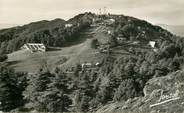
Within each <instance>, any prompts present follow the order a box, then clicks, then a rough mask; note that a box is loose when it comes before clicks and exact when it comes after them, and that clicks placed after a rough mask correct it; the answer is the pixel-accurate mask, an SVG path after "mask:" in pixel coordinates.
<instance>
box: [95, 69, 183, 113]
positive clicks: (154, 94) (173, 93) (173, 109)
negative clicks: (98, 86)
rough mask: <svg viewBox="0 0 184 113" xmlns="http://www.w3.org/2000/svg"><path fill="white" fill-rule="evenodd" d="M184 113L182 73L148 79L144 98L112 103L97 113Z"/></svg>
mask: <svg viewBox="0 0 184 113" xmlns="http://www.w3.org/2000/svg"><path fill="white" fill-rule="evenodd" d="M107 112H123V113H124V112H125V113H129V112H130V113H132V112H136V113H139V112H140V113H156V112H159V113H184V71H177V72H174V73H171V74H169V75H167V76H164V77H157V78H153V79H150V80H149V81H148V82H147V84H146V86H145V88H144V97H137V98H134V99H129V100H128V101H125V102H119V103H112V104H109V105H106V106H104V107H102V108H100V109H99V110H98V111H97V113H107Z"/></svg>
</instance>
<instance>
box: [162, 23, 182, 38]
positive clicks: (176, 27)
mask: <svg viewBox="0 0 184 113" xmlns="http://www.w3.org/2000/svg"><path fill="white" fill-rule="evenodd" d="M159 26H161V27H163V28H165V29H167V30H168V31H170V32H172V33H173V34H176V35H179V36H184V25H166V24H159Z"/></svg>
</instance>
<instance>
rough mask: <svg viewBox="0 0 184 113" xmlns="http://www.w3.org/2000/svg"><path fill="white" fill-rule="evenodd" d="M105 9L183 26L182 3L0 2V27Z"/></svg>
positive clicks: (152, 0)
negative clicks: (2, 24) (1, 25)
mask: <svg viewBox="0 0 184 113" xmlns="http://www.w3.org/2000/svg"><path fill="white" fill-rule="evenodd" d="M104 6H106V7H107V10H108V11H109V12H110V13H115V14H125V15H130V16H134V17H137V18H141V19H144V20H147V21H149V22H151V23H153V24H169V25H181V24H182V25H184V0H0V23H6V24H27V23H30V22H33V21H40V20H52V19H55V18H63V19H69V18H71V17H73V16H74V15H77V14H78V13H82V12H86V11H92V12H97V11H98V9H99V8H103V7H104Z"/></svg>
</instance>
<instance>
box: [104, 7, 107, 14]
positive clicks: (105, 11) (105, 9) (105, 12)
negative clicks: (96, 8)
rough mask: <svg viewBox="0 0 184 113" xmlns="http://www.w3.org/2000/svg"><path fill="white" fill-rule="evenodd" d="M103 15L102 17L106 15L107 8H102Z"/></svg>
mask: <svg viewBox="0 0 184 113" xmlns="http://www.w3.org/2000/svg"><path fill="white" fill-rule="evenodd" d="M103 14H104V15H106V14H107V7H104V11H103Z"/></svg>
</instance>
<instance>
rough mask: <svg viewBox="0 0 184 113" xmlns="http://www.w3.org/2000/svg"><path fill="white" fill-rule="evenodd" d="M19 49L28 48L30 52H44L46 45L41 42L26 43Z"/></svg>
mask: <svg viewBox="0 0 184 113" xmlns="http://www.w3.org/2000/svg"><path fill="white" fill-rule="evenodd" d="M21 49H23V50H29V51H31V52H45V51H46V47H45V45H44V44H42V43H27V44H24V45H23V46H22V47H21Z"/></svg>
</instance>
